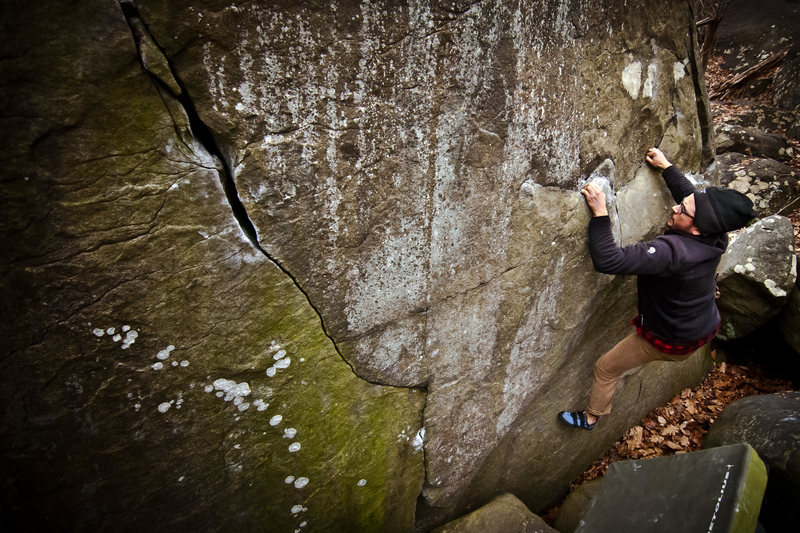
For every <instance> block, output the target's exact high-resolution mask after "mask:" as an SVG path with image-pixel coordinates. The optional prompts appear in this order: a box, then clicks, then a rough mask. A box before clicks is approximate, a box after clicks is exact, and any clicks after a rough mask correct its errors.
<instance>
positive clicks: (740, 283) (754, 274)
mask: <svg viewBox="0 0 800 533" xmlns="http://www.w3.org/2000/svg"><path fill="white" fill-rule="evenodd" d="M793 243H794V233H793V232H792V223H791V222H790V221H789V219H788V218H786V217H782V216H780V215H773V216H771V217H768V218H765V219H762V220H759V221H758V222H756V223H755V224H753V225H752V226H750V227H749V228H747V230H746V231H744V232H743V233H741V234H740V235H739V236H738V237H736V239H735V240H734V241H733V242H732V243H731V244H730V246H728V250H727V251H726V252H725V255H723V256H722V261H721V262H720V264H719V268H718V269H717V271H718V273H719V278H718V281H717V285H718V286H719V290H720V298H719V300H718V301H717V304H718V306H719V312H720V315H721V317H722V324H721V326H720V332H719V337H720V338H721V339H724V340H731V339H738V338H741V337H744V336H745V335H747V334H749V333H752V332H754V331H755V330H757V329H758V328H760V327H762V326H763V325H764V324H766V323H767V322H768V321H769V319H770V318H772V317H774V316H775V315H777V314H778V313H780V311H781V309H782V308H783V306H784V305H785V304H786V301H787V299H788V296H789V293H791V291H792V289H793V288H794V284H795V280H796V279H797V257H796V256H795V255H794V244H793Z"/></svg>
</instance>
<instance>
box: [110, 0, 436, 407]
mask: <svg viewBox="0 0 800 533" xmlns="http://www.w3.org/2000/svg"><path fill="white" fill-rule="evenodd" d="M118 4H119V6H120V8H121V9H122V13H123V15H124V16H125V20H126V21H127V23H128V26H129V27H130V29H131V33H132V34H133V39H134V42H135V43H136V50H137V52H138V53H139V59H140V61H141V64H142V68H144V70H145V71H146V72H147V73H148V74H150V76H151V78H152V79H153V80H154V82H155V83H156V84H157V85H158V86H159V88H161V89H163V90H165V91H166V92H167V93H169V94H170V95H172V97H173V98H175V100H177V102H178V103H179V104H180V105H181V107H182V108H183V110H184V111H185V112H186V116H187V117H188V119H189V127H190V128H191V133H192V135H193V136H194V138H195V139H196V140H197V141H198V142H199V143H200V144H201V145H202V146H203V148H204V149H205V150H206V151H207V152H208V153H209V154H210V155H211V156H212V157H213V158H214V159H215V160H217V161H218V165H219V168H218V170H219V174H220V181H221V183H222V188H223V190H224V191H225V196H226V197H227V200H228V203H229V204H230V206H231V210H232V212H233V216H234V218H235V219H236V221H237V222H238V223H239V226H240V227H241V229H242V231H243V232H244V234H245V236H246V237H247V239H248V240H249V241H250V242H251V243H252V245H253V246H254V247H255V248H256V249H257V250H258V251H260V252H261V253H262V254H263V255H264V256H265V257H266V258H267V259H268V260H269V261H270V262H272V263H273V264H274V265H275V266H277V267H278V268H279V269H280V270H281V272H283V273H284V274H286V276H288V277H289V279H291V280H292V283H294V285H295V287H297V289H298V290H299V291H300V292H301V293H302V294H303V296H304V297H305V299H306V301H307V302H308V304H309V305H310V306H311V308H312V309H313V310H314V312H315V313H316V315H317V318H318V319H319V321H320V325H321V326H322V331H323V332H324V333H325V336H327V337H328V338H329V339H330V341H331V344H333V347H334V349H335V350H336V353H338V354H339V357H341V359H342V361H344V362H345V363H346V364H347V366H349V367H350V370H351V371H352V372H353V374H354V375H355V376H357V377H358V378H359V379H362V380H364V381H366V382H368V383H371V384H373V385H382V386H383V385H384V384H383V383H377V382H373V381H370V380H368V379H365V378H364V377H362V376H360V375H359V374H358V372H356V369H355V368H354V367H353V365H352V364H351V363H350V362H349V361H348V360H347V359H346V358H345V357H344V356H343V355H342V352H341V350H340V349H339V346H338V345H337V344H336V341H335V340H334V338H333V337H332V336H331V334H330V332H329V331H328V328H327V327H326V326H325V321H324V320H323V318H322V313H321V312H320V311H319V309H317V307H316V306H315V305H314V303H313V302H312V301H311V298H310V297H309V295H308V293H307V292H306V291H305V290H304V289H303V287H302V286H301V285H300V282H299V281H298V279H297V278H296V277H295V276H294V275H292V273H291V272H289V271H288V270H287V269H286V267H284V266H283V265H282V264H281V262H280V261H278V260H277V259H275V258H274V257H272V256H271V255H270V254H269V253H268V252H267V251H266V250H264V248H263V247H262V246H261V245H260V244H259V241H258V233H257V231H256V228H255V225H254V224H253V222H252V220H250V217H249V216H248V214H247V209H246V208H245V207H244V204H242V201H241V199H240V198H239V193H238V191H237V190H236V182H235V180H234V177H233V172H232V170H231V168H232V166H231V164H230V161H229V157H228V156H227V155H226V153H225V151H224V149H223V148H222V147H221V146H220V145H219V144H218V143H217V141H216V140H215V138H214V134H213V132H212V131H211V128H209V127H208V126H207V125H206V124H205V122H203V120H202V119H201V118H200V115H199V113H198V112H197V108H196V107H195V105H194V102H193V101H192V99H191V98H190V96H189V93H188V92H187V90H186V87H185V86H184V84H183V83H182V82H181V79H180V78H179V77H178V76H177V74H176V73H175V71H174V69H173V68H172V65H171V64H170V62H169V59H168V58H167V56H166V53H165V52H164V49H163V48H162V47H161V46H160V45H159V44H158V42H157V41H156V40H155V38H154V37H153V35H152V34H151V33H150V31H149V30H148V29H147V25H146V24H145V23H144V21H143V20H142V18H141V15H140V14H139V9H138V8H137V7H136V5H135V4H134V3H133V2H132V1H131V0H118ZM401 388H410V389H417V390H420V391H422V392H425V393H427V388H426V387H424V386H414V387H401Z"/></svg>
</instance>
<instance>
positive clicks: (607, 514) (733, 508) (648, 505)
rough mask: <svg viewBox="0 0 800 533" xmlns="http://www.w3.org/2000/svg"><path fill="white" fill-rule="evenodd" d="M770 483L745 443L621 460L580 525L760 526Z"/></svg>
mask: <svg viewBox="0 0 800 533" xmlns="http://www.w3.org/2000/svg"><path fill="white" fill-rule="evenodd" d="M766 484H767V472H766V468H765V467H764V463H763V462H762V461H761V459H759V457H758V455H757V454H756V452H755V450H753V448H751V447H750V446H747V445H745V444H734V445H730V446H724V447H720V448H714V449H711V450H703V451H699V452H693V453H687V454H680V455H672V456H668V457H657V458H652V459H639V460H631V461H620V462H616V463H613V464H612V465H611V466H610V467H609V469H608V473H607V474H606V475H605V477H604V478H603V482H602V486H601V488H600V490H598V493H597V495H596V496H595V497H594V498H593V499H592V502H591V505H590V506H589V510H588V512H587V513H586V515H585V516H584V518H583V519H582V520H581V523H580V525H579V526H578V528H577V530H576V531H577V532H578V533H590V532H597V533H601V532H602V533H605V532H609V531H648V532H673V531H718V532H739V531H741V532H745V531H755V528H756V523H757V521H758V513H759V510H760V508H761V499H762V496H763V494H764V489H765V487H766Z"/></svg>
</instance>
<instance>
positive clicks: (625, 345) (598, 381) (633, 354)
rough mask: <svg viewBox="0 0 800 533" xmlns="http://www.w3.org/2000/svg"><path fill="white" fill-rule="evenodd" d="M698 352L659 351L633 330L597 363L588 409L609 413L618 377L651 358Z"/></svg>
mask: <svg viewBox="0 0 800 533" xmlns="http://www.w3.org/2000/svg"><path fill="white" fill-rule="evenodd" d="M695 353H696V351H695V352H691V353H687V354H683V355H672V354H668V353H663V352H659V351H658V350H657V349H656V347H655V346H653V345H652V344H650V343H649V342H647V341H646V340H644V339H643V338H641V337H640V336H639V335H637V334H636V333H631V334H630V335H628V336H627V337H625V338H624V339H622V340H621V341H620V342H619V343H618V344H617V345H616V346H614V347H613V348H611V350H609V351H608V352H606V353H605V355H603V356H602V357H601V358H600V359H598V360H597V362H596V363H595V364H594V381H593V382H592V391H591V392H590V393H589V406H588V408H587V409H586V412H587V413H590V414H592V415H594V416H601V415H607V414H608V413H610V412H611V397H612V396H614V391H615V390H616V388H617V384H618V383H619V378H620V377H621V376H622V374H624V373H625V372H627V371H628V370H630V369H632V368H636V367H638V366H641V365H643V364H645V363H649V362H650V361H685V360H687V359H689V358H690V357H691V356H692V355H694V354H695Z"/></svg>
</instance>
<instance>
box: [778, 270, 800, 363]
mask: <svg viewBox="0 0 800 533" xmlns="http://www.w3.org/2000/svg"><path fill="white" fill-rule="evenodd" d="M778 328H779V330H780V332H781V334H782V335H783V338H784V339H786V342H787V343H789V346H791V347H792V348H793V349H794V351H795V352H797V353H798V355H800V283H798V282H795V286H794V290H792V293H791V294H790V295H789V301H788V302H786V305H784V307H783V311H782V312H781V315H780V317H778Z"/></svg>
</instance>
